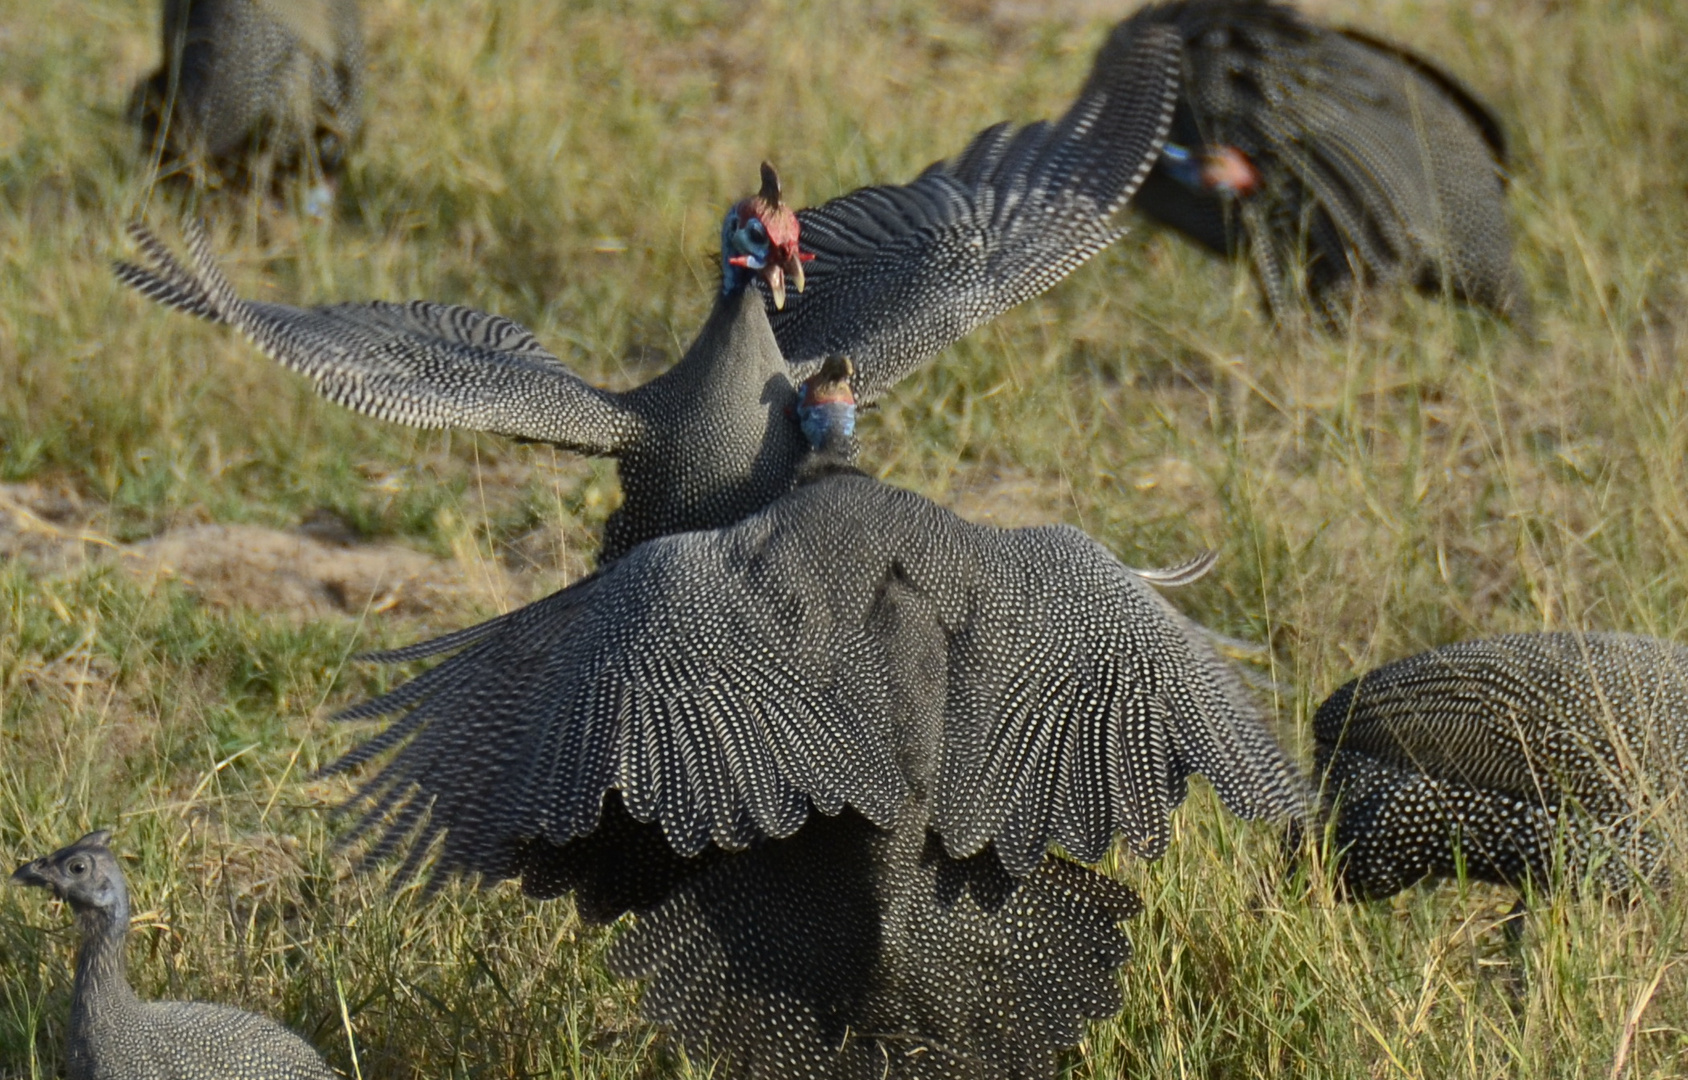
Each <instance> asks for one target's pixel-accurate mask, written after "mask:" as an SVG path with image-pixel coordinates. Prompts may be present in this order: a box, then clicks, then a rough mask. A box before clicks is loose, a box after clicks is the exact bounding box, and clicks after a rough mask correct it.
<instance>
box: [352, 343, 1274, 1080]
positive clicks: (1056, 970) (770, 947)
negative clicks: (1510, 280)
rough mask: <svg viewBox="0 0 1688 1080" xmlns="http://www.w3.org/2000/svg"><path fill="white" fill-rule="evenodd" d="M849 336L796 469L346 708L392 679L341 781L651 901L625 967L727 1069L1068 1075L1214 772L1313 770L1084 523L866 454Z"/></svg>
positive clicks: (592, 890) (410, 851)
mask: <svg viewBox="0 0 1688 1080" xmlns="http://www.w3.org/2000/svg"><path fill="white" fill-rule="evenodd" d="M848 376H849V365H848V362H847V361H844V360H842V359H838V358H834V359H830V360H828V361H827V363H826V364H825V365H823V367H822V370H821V371H820V372H819V373H818V375H817V377H816V378H815V379H814V380H812V381H811V382H810V384H808V385H807V386H805V387H804V391H803V394H802V397H801V405H800V406H799V407H798V409H797V410H796V412H797V415H796V417H794V418H793V419H791V420H789V421H788V422H789V423H791V424H792V426H793V427H801V428H802V429H803V430H805V431H806V432H807V435H808V440H809V441H811V442H813V443H817V444H819V450H818V451H817V453H816V454H815V456H814V457H813V458H811V460H810V461H808V462H807V463H806V464H805V465H804V466H803V468H802V470H801V473H800V478H799V482H798V484H797V486H796V487H795V488H794V489H793V490H792V491H790V492H788V493H787V494H785V495H784V496H782V497H781V498H779V499H777V500H775V501H774V502H773V503H771V504H770V505H769V506H767V507H766V508H764V509H763V510H761V511H759V512H757V513H755V514H752V515H750V516H749V517H747V518H746V519H744V520H743V521H741V522H740V523H738V524H736V525H733V526H730V527H727V528H722V529H715V530H708V531H697V532H688V533H681V534H678V535H673V536H667V537H662V538H659V539H655V540H651V541H649V542H647V543H644V544H641V545H640V546H638V547H636V548H634V549H633V550H631V551H629V552H628V553H626V554H625V555H624V556H622V557H621V558H620V559H619V560H617V561H615V562H614V563H611V564H609V565H608V566H607V567H605V568H604V569H601V570H600V571H598V572H597V573H596V574H594V575H593V576H591V577H589V578H587V579H585V580H583V581H581V582H579V583H577V584H575V585H573V586H571V587H569V588H567V589H564V590H563V591H561V592H559V593H557V594H555V595H553V596H551V597H549V598H547V599H545V600H542V601H539V602H538V603H535V604H532V605H530V606H528V607H526V608H522V609H520V610H518V611H515V612H512V613H510V614H509V615H506V616H503V617H501V618H498V619H494V620H492V621H490V622H486V623H483V624H481V625H479V626H476V627H472V628H470V629H467V630H463V631H459V632H457V633H455V634H452V635H449V636H447V637H445V638H441V639H439V640H437V641H434V642H428V643H424V644H420V645H415V646H411V647H409V648H404V649H399V650H396V651H394V652H390V653H386V654H381V655H379V656H377V657H376V659H381V660H385V661H391V662H398V661H408V660H413V659H417V658H421V657H427V656H434V655H438V654H440V653H444V652H447V651H451V652H454V655H452V656H451V657H450V658H449V659H447V660H445V661H444V662H443V663H441V664H439V665H438V666H436V667H434V668H433V669H432V670H430V671H428V672H427V673H425V674H423V675H421V676H420V677H418V678H416V679H414V680H412V681H411V682H409V683H407V684H404V685H402V686H400V687H398V688H397V689H395V690H393V691H392V692H391V693H389V694H386V695H384V696H382V697H380V698H377V699H375V700H373V701H371V702H368V703H366V704H364V705H361V706H358V707H357V708H354V709H352V710H351V711H350V712H348V713H347V714H345V715H346V716H347V717H350V718H372V717H377V716H384V715H393V714H397V716H398V718H397V719H396V720H395V721H394V722H393V723H392V724H391V726H389V727H388V728H387V729H386V730H385V731H384V732H382V733H381V734H379V735H377V736H375V737H374V738H372V739H371V740H369V741H368V742H366V743H364V744H363V745H362V746H361V747H359V748H358V749H356V750H354V751H353V752H351V753H350V754H348V755H346V756H345V757H344V758H342V759H341V760H340V761H339V762H337V763H336V764H335V765H333V766H331V771H342V770H347V769H351V768H353V767H356V766H360V765H362V764H364V763H366V762H369V761H371V760H373V759H375V758H377V757H379V756H382V755H385V754H387V752H389V751H393V753H392V754H391V756H390V757H389V758H388V759H387V760H386V762H385V764H384V765H383V766H382V767H381V768H380V769H379V770H378V771H377V772H376V773H375V774H374V775H373V776H372V777H370V778H369V779H367V780H366V781H365V782H364V784H363V786H362V788H361V789H360V792H359V794H358V796H357V797H356V798H355V799H354V800H353V804H352V805H353V806H355V807H357V808H359V810H360V811H361V813H360V815H359V819H358V820H359V824H358V826H357V829H356V830H355V832H357V833H362V832H366V831H372V832H373V833H375V834H376V835H377V836H378V839H377V841H376V842H375V844H374V846H373V848H372V849H371V858H380V857H383V856H386V855H390V854H400V853H402V854H403V855H404V856H405V865H404V867H403V868H402V870H401V876H402V875H408V874H410V873H411V872H413V871H414V870H415V869H416V868H418V867H419V866H420V865H421V864H422V860H423V859H424V858H426V857H429V856H432V857H434V858H435V860H436V861H435V862H434V864H433V872H434V873H435V874H462V875H468V876H479V877H482V878H487V879H492V880H499V879H509V878H519V879H521V882H522V886H523V888H524V889H525V890H526V891H527V892H528V893H530V894H532V895H535V896H540V897H548V896H556V895H560V894H562V893H564V892H572V893H573V894H574V897H575V902H576V905H577V908H578V910H579V911H580V912H581V913H582V914H583V915H584V916H585V917H587V918H589V919H593V920H598V921H608V920H611V919H614V918H616V917H618V916H620V915H621V914H623V913H624V912H627V911H633V912H635V913H636V914H637V919H636V922H635V924H634V926H633V927H632V929H631V930H630V931H629V932H628V933H627V934H626V935H625V936H623V937H622V938H621V939H620V940H619V941H618V942H617V943H616V945H615V946H614V949H613V951H612V954H611V965H612V967H613V968H614V969H615V970H616V971H617V972H619V973H620V974H623V975H626V976H634V977H641V978H645V979H648V980H649V985H648V986H647V988H646V991H645V996H644V1008H645V1012H646V1015H647V1016H648V1017H649V1018H650V1019H652V1020H654V1021H656V1022H659V1023H661V1024H664V1025H666V1026H669V1027H671V1028H672V1029H674V1031H675V1032H676V1033H677V1034H678V1035H679V1037H680V1038H681V1039H682V1041H683V1042H684V1043H685V1044H686V1045H687V1046H688V1048H689V1049H690V1050H691V1051H692V1052H693V1053H694V1054H697V1055H700V1056H702V1057H704V1058H709V1057H718V1058H719V1060H720V1063H721V1065H720V1067H721V1070H722V1072H723V1073H724V1074H726V1075H748V1076H757V1077H762V1076H766V1077H775V1076H780V1077H786V1076H796V1075H803V1076H828V1077H862V1078H867V1077H876V1078H877V1077H883V1076H887V1075H891V1076H965V1077H1009V1076H1050V1075H1053V1073H1054V1070H1055V1068H1056V1063H1057V1059H1058V1055H1059V1053H1060V1052H1061V1051H1062V1050H1063V1049H1065V1048H1067V1047H1070V1046H1072V1045H1073V1044H1074V1043H1075V1042H1076V1041H1077V1039H1078V1038H1079V1035H1080V1031H1081V1023H1082V1021H1083V1020H1084V1019H1085V1018H1087V1017H1101V1016H1106V1015H1108V1014H1109V1013H1111V1012H1112V1011H1113V1010H1114V1009H1116V1008H1118V1003H1119V997H1118V990H1117V986H1116V984H1115V975H1114V972H1115V969H1116V968H1117V967H1118V966H1119V965H1120V964H1122V963H1123V962H1124V961H1125V959H1126V958H1127V957H1128V955H1129V945H1128V942H1127V940H1126V938H1125V937H1124V935H1123V934H1122V933H1121V932H1120V931H1119V930H1118V929H1117V928H1116V927H1115V924H1116V923H1117V922H1118V921H1119V920H1120V919H1122V918H1124V917H1126V916H1127V915H1129V914H1131V913H1132V912H1134V911H1135V910H1136V909H1137V901H1136V899H1135V897H1134V896H1133V895H1132V894H1131V893H1130V891H1129V890H1127V889H1125V888H1124V887H1122V886H1120V885H1119V884H1117V883H1114V882H1112V881H1110V880H1108V879H1107V878H1104V877H1102V876H1100V875H1098V874H1095V873H1093V872H1092V871H1090V870H1087V869H1085V868H1084V867H1082V866H1079V865H1077V863H1076V862H1073V861H1069V858H1062V857H1057V856H1053V855H1051V854H1049V849H1050V847H1051V845H1054V844H1059V845H1060V846H1061V848H1062V849H1063V850H1064V852H1065V854H1066V856H1068V857H1070V859H1073V860H1081V861H1095V860H1097V859H1100V858H1101V857H1102V856H1103V855H1104V854H1105V853H1106V852H1107V851H1108V849H1109V848H1110V846H1111V845H1112V843H1113V840H1114V838H1115V836H1116V835H1120V834H1123V835H1124V837H1125V839H1126V841H1127V843H1128V844H1129V845H1130V847H1131V849H1132V850H1133V851H1134V852H1136V853H1137V854H1138V855H1140V856H1142V857H1144V858H1153V857H1156V856H1158V855H1159V854H1160V853H1161V852H1162V851H1164V849H1165V847H1166V845H1167V842H1168V836H1169V815H1170V813H1171V810H1172V808H1173V807H1174V806H1176V805H1177V804H1178V803H1179V802H1180V801H1181V800H1182V799H1183V797H1184V795H1185V791H1186V782H1187V778H1188V777H1189V775H1190V774H1191V773H1192V772H1200V773H1201V774H1202V775H1204V776H1206V777H1207V778H1208V779H1209V781H1210V782H1212V784H1213V785H1214V787H1215V788H1216V789H1217V791H1218V793H1219V796H1220V798H1221V800H1222V801H1223V802H1224V803H1225V805H1226V806H1228V807H1229V808H1230V809H1231V810H1233V811H1234V812H1236V813H1238V814H1240V815H1242V816H1245V817H1250V818H1258V817H1267V816H1295V815H1299V813H1300V812H1301V810H1302V807H1303V802H1304V800H1305V797H1306V793H1305V788H1304V786H1303V783H1302V781H1301V780H1300V778H1299V776H1298V775H1297V773H1296V771H1295V769H1294V768H1293V767H1292V766H1291V765H1290V764H1289V762H1288V761H1287V760H1286V758H1285V757H1284V755H1283V753H1282V752H1281V750H1280V749H1279V747H1278V746H1277V744H1276V743H1275V742H1274V740H1273V739H1272V737H1271V735H1270V734H1269V732H1268V731H1267V729H1266V727H1265V725H1264V723H1263V721H1262V719H1261V717H1260V715H1259V714H1258V712H1256V711H1255V710H1254V708H1253V707H1252V706H1251V704H1250V703H1249V702H1248V700H1247V696H1246V693H1245V692H1244V691H1243V690H1242V688H1241V687H1240V685H1239V684H1238V683H1237V681H1236V678H1235V676H1234V675H1233V674H1232V673H1231V672H1230V671H1229V670H1228V669H1227V668H1226V667H1225V665H1224V664H1223V662H1222V661H1220V660H1219V659H1218V657H1217V656H1216V655H1214V653H1213V652H1212V650H1211V649H1210V648H1209V647H1208V645H1207V644H1206V642H1205V638H1204V637H1203V636H1202V634H1201V633H1200V632H1199V631H1198V630H1197V629H1196V628H1195V627H1194V626H1193V624H1191V623H1189V622H1188V621H1187V620H1185V619H1184V618H1183V617H1182V616H1181V615H1179V614H1178V613H1177V612H1176V611H1175V610H1174V609H1173V608H1172V607H1171V605H1170V604H1168V603H1167V602H1166V601H1164V600H1163V599H1161V597H1160V596H1159V595H1158V594H1157V593H1156V592H1155V591H1154V590H1153V589H1152V588H1151V587H1150V583H1160V584H1179V583H1182V582H1184V581H1187V580H1190V579H1193V578H1194V577H1197V576H1199V575H1200V573H1201V572H1202V571H1204V570H1205V569H1206V568H1207V566H1208V565H1210V561H1209V560H1201V561H1199V562H1197V563H1195V564H1191V565H1189V566H1186V567H1182V568H1179V569H1177V570H1172V571H1159V572H1153V571H1147V572H1146V571H1134V570H1131V569H1128V568H1126V567H1125V566H1123V565H1121V564H1120V563H1119V562H1118V561H1117V560H1115V559H1114V558H1113V556H1111V555H1110V554H1108V552H1107V551H1105V550H1104V549H1103V548H1102V547H1101V546H1099V545H1098V544H1096V543H1095V542H1094V541H1092V540H1090V539H1089V538H1088V537H1086V536H1085V535H1084V534H1082V533H1080V532H1079V531H1077V530H1076V529H1072V528H1070V527H1065V526H1056V527H1047V528H1034V529H1019V530H1013V531H1004V530H999V529H994V528H989V527H985V526H979V525H973V524H970V523H968V522H966V521H963V520H961V519H960V518H957V517H955V516H954V515H953V514H950V513H948V512H947V511H945V510H943V509H942V508H940V507H938V506H937V505H935V504H933V503H931V502H930V501H928V500H926V499H924V498H921V497H920V496H918V495H915V494H913V493H911V492H908V491H904V490H900V489H898V488H894V487H891V486H889V485H886V484H883V483H880V482H878V481H875V480H873V479H870V478H869V477H867V476H865V475H863V474H862V473H860V472H857V471H856V470H855V469H853V468H851V467H850V465H849V464H848V462H849V458H850V456H851V453H852V451H853V443H852V442H851V439H850V437H849V435H848V430H849V427H850V424H851V417H850V408H849V406H850V391H849V385H848Z"/></svg>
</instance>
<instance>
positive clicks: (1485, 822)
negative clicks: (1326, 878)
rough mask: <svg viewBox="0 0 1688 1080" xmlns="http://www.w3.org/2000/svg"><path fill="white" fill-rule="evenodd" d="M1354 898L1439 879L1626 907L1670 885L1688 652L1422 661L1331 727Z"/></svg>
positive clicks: (1579, 639) (1374, 679) (1684, 742)
mask: <svg viewBox="0 0 1688 1080" xmlns="http://www.w3.org/2000/svg"><path fill="white" fill-rule="evenodd" d="M1313 734H1314V738H1315V740H1316V743H1317V763H1318V775H1319V776H1321V777H1323V778H1324V784H1323V789H1324V813H1325V814H1326V817H1327V820H1329V819H1331V818H1333V817H1334V821H1332V822H1331V831H1332V833H1333V843H1334V844H1335V846H1336V849H1337V852H1338V855H1337V860H1338V861H1337V872H1338V875H1339V877H1338V883H1339V885H1340V887H1341V888H1342V890H1343V891H1344V892H1345V893H1346V894H1347V895H1348V896H1350V897H1353V898H1355V899H1376V898H1381V897H1386V896H1392V895H1394V894H1395V893H1397V892H1400V891H1401V890H1402V889H1405V888H1407V887H1408V886H1410V885H1413V884H1415V883H1416V882H1418V881H1421V880H1423V879H1424V878H1427V877H1430V878H1437V877H1452V876H1454V875H1455V874H1457V873H1459V872H1460V868H1461V866H1463V869H1464V873H1465V874H1466V876H1468V877H1470V878H1473V879H1476V880H1480V881H1491V882H1495V883H1497V884H1502V885H1512V886H1522V885H1523V884H1524V882H1525V881H1526V880H1529V881H1531V882H1533V883H1534V884H1535V886H1536V887H1538V888H1548V887H1551V886H1552V885H1553V884H1554V882H1555V881H1556V880H1557V876H1556V874H1555V871H1556V870H1557V871H1560V873H1562V875H1563V879H1564V880H1565V881H1567V882H1572V883H1575V882H1579V881H1582V880H1585V879H1593V880H1594V881H1596V882H1598V883H1600V884H1603V885H1605V886H1608V887H1610V888H1613V889H1615V890H1616V891H1619V892H1623V891H1628V890H1629V889H1631V888H1633V887H1634V886H1635V884H1636V883H1637V881H1638V880H1649V881H1652V882H1654V883H1655V884H1663V883H1664V881H1665V877H1666V869H1665V861H1666V860H1665V857H1664V856H1665V840H1666V835H1665V834H1664V833H1663V832H1662V831H1661V830H1660V829H1659V827H1658V826H1659V825H1660V824H1661V819H1660V816H1659V815H1660V814H1661V812H1669V811H1670V808H1671V807H1672V806H1678V805H1680V803H1681V799H1682V796H1683V790H1682V786H1683V777H1684V775H1685V772H1688V650H1685V649H1682V648H1681V647H1679V646H1676V645H1673V644H1671V643H1669V642H1664V641H1659V640H1657V639H1655V638H1648V637H1640V636H1636V635H1632V634H1598V633H1597V634H1577V633H1553V634H1514V635H1511V636H1508V637H1500V638H1493V639H1490V640H1485V641H1466V642H1461V643H1459V644H1457V645H1448V646H1445V647H1443V648H1440V649H1432V650H1430V651H1429V652H1423V653H1419V654H1417V655H1416V656H1409V657H1407V658H1405V659H1403V660H1397V661H1395V662H1394V663H1392V664H1385V665H1384V666H1383V667H1380V668H1378V669H1376V670H1375V671H1371V672H1368V673H1366V674H1365V675H1363V676H1361V677H1360V678H1358V679H1355V680H1353V681H1352V682H1349V683H1347V684H1346V685H1344V686H1342V687H1341V688H1339V689H1338V690H1337V691H1336V692H1335V693H1334V694H1332V695H1331V696H1330V697H1329V698H1328V699H1327V700H1326V701H1325V703H1324V704H1323V705H1321V706H1319V711H1318V713H1317V715H1316V716H1315V717H1314V719H1313Z"/></svg>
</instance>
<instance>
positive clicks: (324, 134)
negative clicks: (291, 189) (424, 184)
mask: <svg viewBox="0 0 1688 1080" xmlns="http://www.w3.org/2000/svg"><path fill="white" fill-rule="evenodd" d="M163 25H164V31H163V43H164V60H163V63H162V65H161V66H160V67H159V69H158V71H157V72H155V73H154V74H153V75H152V76H151V77H149V78H147V79H145V80H143V81H142V82H141V83H140V84H139V85H137V86H136V87H135V92H134V95H133V97H132V99H131V102H130V113H131V115H132V116H133V117H134V119H135V120H136V121H137V122H138V123H139V124H140V125H141V130H142V132H143V134H144V136H145V140H146V148H147V150H148V152H150V153H153V154H156V155H159V156H160V158H161V166H162V167H163V169H164V170H165V171H166V172H175V171H181V172H183V173H185V174H187V175H190V176H192V177H193V178H194V179H195V180H197V181H200V182H205V183H210V184H212V185H216V184H220V183H222V182H224V181H225V180H234V181H247V180H250V179H252V178H254V177H261V176H262V175H263V174H265V173H266V172H268V173H270V174H275V173H281V172H290V171H303V172H305V173H306V174H308V175H317V176H327V177H331V176H333V175H334V174H335V173H336V172H338V171H339V169H340V166H341V164H342V162H343V160H344V158H345V155H346V152H347V150H348V149H349V148H350V147H351V145H352V143H353V142H354V141H356V139H357V137H358V133H359V131H360V130H361V129H362V126H363V24H362V20H361V18H360V16H359V14H358V5H357V0H165V2H164V18H163Z"/></svg>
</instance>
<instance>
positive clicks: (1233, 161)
mask: <svg viewBox="0 0 1688 1080" xmlns="http://www.w3.org/2000/svg"><path fill="white" fill-rule="evenodd" d="M1161 163H1162V165H1163V166H1164V167H1165V168H1166V171H1167V172H1168V173H1169V174H1171V176H1172V178H1173V179H1174V180H1176V181H1178V182H1179V183H1180V184H1183V185H1184V186H1185V187H1187V188H1189V189H1190V190H1191V191H1202V192H1216V193H1218V194H1219V195H1223V196H1231V197H1233V198H1242V197H1245V196H1248V195H1252V194H1254V192H1255V191H1256V190H1257V189H1258V188H1259V187H1260V170H1259V169H1257V168H1255V165H1254V162H1252V161H1250V160H1249V157H1248V155H1247V154H1245V153H1243V152H1242V151H1241V150H1239V149H1237V148H1236V147H1235V146H1228V145H1225V144H1218V145H1214V146H1204V147H1201V148H1200V149H1197V150H1191V149H1190V148H1189V147H1187V146H1180V145H1178V144H1177V143H1175V142H1169V143H1167V144H1166V145H1165V146H1163V147H1161Z"/></svg>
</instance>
